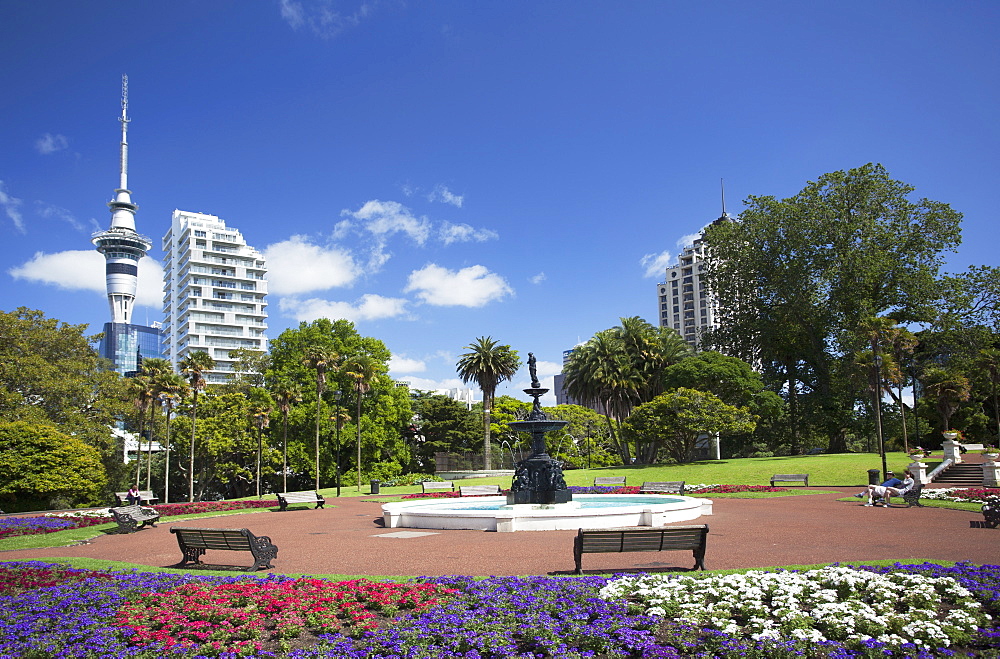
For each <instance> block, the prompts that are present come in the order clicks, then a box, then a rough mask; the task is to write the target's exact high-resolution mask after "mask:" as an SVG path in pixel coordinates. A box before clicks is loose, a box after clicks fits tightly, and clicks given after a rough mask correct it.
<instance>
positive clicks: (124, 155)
mask: <svg viewBox="0 0 1000 659" xmlns="http://www.w3.org/2000/svg"><path fill="white" fill-rule="evenodd" d="M118 121H120V122H121V124H122V145H121V156H120V158H119V168H120V170H121V182H120V185H119V186H118V187H119V188H121V189H122V190H128V122H129V121H131V119H129V118H128V76H127V75H123V76H122V116H121V118H120V119H119V120H118Z"/></svg>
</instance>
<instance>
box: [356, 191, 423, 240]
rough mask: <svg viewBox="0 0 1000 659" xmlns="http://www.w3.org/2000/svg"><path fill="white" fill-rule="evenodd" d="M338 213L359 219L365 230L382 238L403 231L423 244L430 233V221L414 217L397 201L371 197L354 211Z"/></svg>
mask: <svg viewBox="0 0 1000 659" xmlns="http://www.w3.org/2000/svg"><path fill="white" fill-rule="evenodd" d="M340 214H341V215H343V216H347V217H353V218H354V219H356V220H361V221H362V222H363V223H364V228H365V229H366V230H367V231H369V232H370V233H372V234H373V235H375V236H376V237H379V238H383V239H384V238H387V237H388V236H391V235H393V234H396V233H404V234H406V235H408V236H409V237H410V238H411V239H412V240H413V241H414V242H415V243H417V244H418V245H423V244H424V243H425V242H427V237H428V236H429V235H430V233H431V223H430V222H429V221H428V220H427V218H425V217H420V218H418V217H416V216H415V215H414V214H413V212H412V211H411V210H410V209H409V208H407V207H406V206H404V205H403V204H401V203H399V202H398V201H380V200H378V199H373V200H371V201H366V202H365V203H364V205H363V206H361V208H359V209H358V210H356V211H349V210H343V211H341V212H340Z"/></svg>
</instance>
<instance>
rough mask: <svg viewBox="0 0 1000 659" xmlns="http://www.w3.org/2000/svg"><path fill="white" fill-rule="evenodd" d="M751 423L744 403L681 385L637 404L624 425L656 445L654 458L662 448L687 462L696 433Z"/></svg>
mask: <svg viewBox="0 0 1000 659" xmlns="http://www.w3.org/2000/svg"><path fill="white" fill-rule="evenodd" d="M755 424H756V417H754V415H752V414H751V413H750V412H749V410H747V409H746V408H745V407H736V406H734V405H726V404H725V403H724V402H722V400H721V399H720V398H719V397H718V396H716V395H715V394H712V393H709V392H707V391H698V390H697V389H686V388H684V387H681V388H679V389H675V390H673V391H668V392H667V393H664V394H660V395H659V396H657V397H656V398H654V399H653V400H652V401H650V402H648V403H643V404H642V405H640V406H639V407H637V408H636V409H635V411H634V412H633V413H632V415H631V416H630V417H629V418H628V421H626V422H625V427H626V429H627V430H628V431H629V432H630V433H633V434H636V435H642V436H644V437H646V438H647V439H648V440H649V441H650V443H652V444H653V445H654V446H655V447H656V452H655V453H654V459H655V458H656V454H657V453H659V452H661V451H662V452H665V453H666V454H667V455H668V456H669V457H671V458H673V459H674V460H676V461H677V462H688V461H689V460H690V459H691V456H692V454H693V452H694V449H695V445H696V443H697V441H698V438H699V437H701V436H703V435H712V434H716V433H718V434H721V435H727V434H734V433H749V432H753V429H754V425H755Z"/></svg>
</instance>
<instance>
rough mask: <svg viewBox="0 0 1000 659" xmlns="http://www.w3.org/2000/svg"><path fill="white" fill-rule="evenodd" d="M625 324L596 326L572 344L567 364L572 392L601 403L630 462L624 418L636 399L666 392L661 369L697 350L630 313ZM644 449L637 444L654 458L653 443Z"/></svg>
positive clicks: (642, 400)
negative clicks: (587, 337)
mask: <svg viewBox="0 0 1000 659" xmlns="http://www.w3.org/2000/svg"><path fill="white" fill-rule="evenodd" d="M620 322H621V324H620V325H618V326H616V327H612V328H611V329H607V330H603V331H600V332H598V333H597V334H595V335H594V336H593V338H591V339H590V340H589V341H587V342H586V343H584V344H583V345H582V346H578V347H577V348H575V349H574V350H573V353H572V355H571V356H570V358H569V360H568V361H567V362H566V364H565V366H564V367H563V373H564V374H565V376H566V379H565V387H566V391H567V393H569V395H570V396H572V397H573V398H575V399H576V400H578V401H580V402H581V403H583V404H587V405H591V406H593V407H595V408H598V409H600V410H601V411H602V412H603V413H604V416H605V418H606V420H607V423H608V430H609V433H610V434H611V437H612V443H613V444H614V445H615V447H616V449H617V450H618V452H619V454H620V456H621V459H622V461H623V462H624V463H625V464H628V463H629V462H631V451H630V449H629V446H628V443H627V442H626V441H624V439H622V435H621V432H620V430H621V424H622V422H623V421H624V420H625V419H626V418H628V416H629V415H630V414H631V413H632V409H633V408H635V407H636V406H637V405H641V404H643V403H648V402H649V401H651V400H653V399H654V398H656V396H657V395H659V394H660V393H662V392H663V372H664V370H665V369H666V368H667V367H668V366H672V365H673V364H676V363H677V362H679V361H681V360H682V359H684V358H685V357H688V356H689V355H691V354H692V353H693V351H692V349H691V347H690V346H689V345H688V344H687V342H686V341H684V339H683V338H681V336H680V334H678V333H677V332H676V331H675V330H673V329H670V328H667V327H662V328H657V327H653V326H652V325H651V324H649V323H648V322H646V321H645V320H643V319H642V318H639V317H638V316H631V317H628V318H622V319H620ZM645 448H646V450H645V452H643V451H642V450H641V449H642V447H640V446H636V457H637V458H638V459H640V460H644V461H649V460H652V459H653V456H652V455H651V453H650V452H651V451H653V450H655V445H654V444H652V443H650V444H649V445H647V446H646V447H645Z"/></svg>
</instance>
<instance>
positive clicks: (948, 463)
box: [927, 458, 955, 483]
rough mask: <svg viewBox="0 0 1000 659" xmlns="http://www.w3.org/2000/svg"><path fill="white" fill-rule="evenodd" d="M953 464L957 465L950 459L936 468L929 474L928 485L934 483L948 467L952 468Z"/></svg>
mask: <svg viewBox="0 0 1000 659" xmlns="http://www.w3.org/2000/svg"><path fill="white" fill-rule="evenodd" d="M953 464H955V461H954V460H952V459H951V458H948V459H947V460H945V461H944V462H942V463H941V464H939V465H938V466H936V467H934V471H932V472H931V473H929V474H927V482H928V483H933V482H934V479H935V478H937V477H938V476H939V475H940V474H941V472H942V471H944V470H945V469H947V468H948V467H950V466H952V465H953Z"/></svg>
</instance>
